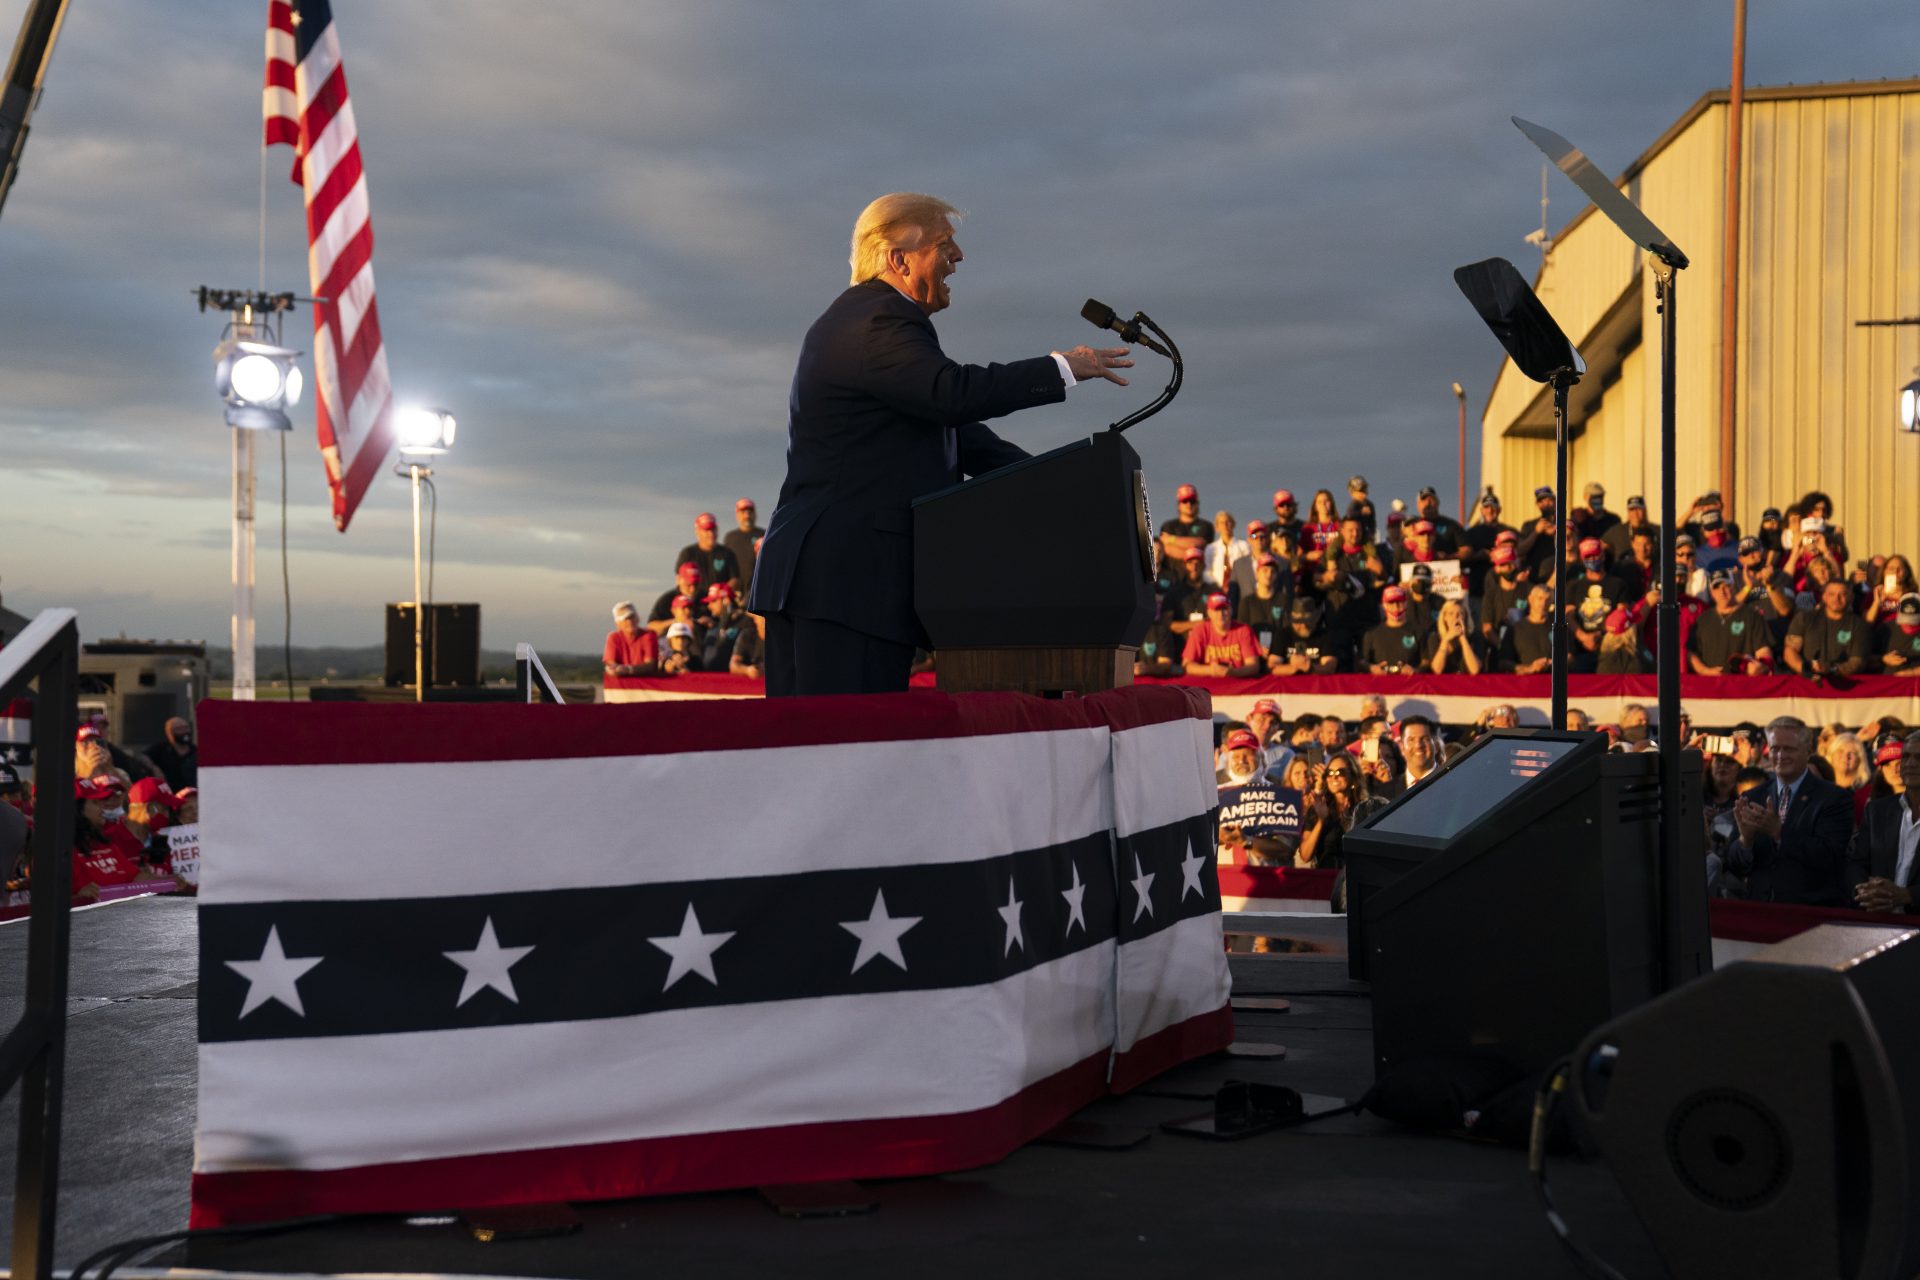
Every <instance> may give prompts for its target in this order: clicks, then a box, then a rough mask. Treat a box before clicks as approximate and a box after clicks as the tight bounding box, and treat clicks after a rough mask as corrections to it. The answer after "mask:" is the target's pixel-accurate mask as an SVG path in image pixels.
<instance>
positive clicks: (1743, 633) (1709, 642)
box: [1687, 604, 1773, 674]
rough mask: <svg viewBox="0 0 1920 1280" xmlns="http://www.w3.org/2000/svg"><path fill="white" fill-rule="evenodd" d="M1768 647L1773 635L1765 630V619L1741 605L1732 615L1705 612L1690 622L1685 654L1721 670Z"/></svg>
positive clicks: (1710, 611)
mask: <svg viewBox="0 0 1920 1280" xmlns="http://www.w3.org/2000/svg"><path fill="white" fill-rule="evenodd" d="M1772 644H1773V632H1771V631H1770V630H1768V629H1767V621H1766V619H1765V618H1763V617H1761V616H1760V614H1759V612H1758V611H1757V610H1755V609H1754V607H1753V606H1752V605H1745V604H1743V605H1740V606H1738V607H1737V608H1735V609H1734V611H1733V612H1732V613H1721V612H1720V611H1719V610H1718V609H1707V610H1705V611H1703V612H1702V613H1701V614H1700V616H1699V617H1698V618H1695V619H1694V620H1693V628H1692V629H1691V630H1690V631H1688V632H1687V650H1688V652H1690V653H1692V654H1693V655H1694V656H1695V657H1697V658H1699V659H1700V661H1702V662H1704V663H1706V664H1707V665H1708V666H1710V667H1717V668H1719V669H1720V670H1722V671H1724V670H1726V669H1727V666H1728V664H1729V663H1730V662H1732V660H1733V659H1734V658H1735V657H1751V656H1752V655H1753V652H1754V650H1756V649H1766V648H1770V647H1771V646H1772ZM1736 674H1737V673H1736Z"/></svg>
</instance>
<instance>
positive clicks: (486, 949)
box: [440, 916, 533, 1009]
mask: <svg viewBox="0 0 1920 1280" xmlns="http://www.w3.org/2000/svg"><path fill="white" fill-rule="evenodd" d="M532 953H533V948H532V947H503V946H501V945H500V939H498V938H496V937H495V936H494V934H493V917H492V916H488V917H487V922H486V923H485V924H483V925H481V926H480V941H478V942H476V943H474V945H473V950H471V951H442V952H441V953H440V954H441V955H443V956H445V957H446V958H447V959H449V960H451V961H453V962H454V963H455V964H457V965H459V966H460V967H461V968H462V969H465V970H466V971H467V980H466V981H465V982H463V983H461V984H460V998H459V999H458V1000H455V1001H454V1002H453V1007H454V1008H456V1009H458V1008H459V1007H460V1006H461V1005H463V1004H465V1003H466V1002H467V1001H469V1000H471V999H473V998H474V997H475V996H477V995H479V994H480V993H481V992H482V991H485V990H486V989H487V988H488V987H492V988H493V989H494V990H495V991H498V992H499V993H500V994H501V995H503V996H505V997H506V998H507V999H509V1000H511V1001H513V1002H514V1003H515V1004H519V1003H520V997H519V995H518V994H517V993H515V991H514V989H513V976H512V975H511V974H509V973H508V972H507V970H509V969H511V968H513V966H514V965H516V964H519V963H520V962H521V961H522V960H525V959H526V958H527V957H528V956H529V955H531V954H532Z"/></svg>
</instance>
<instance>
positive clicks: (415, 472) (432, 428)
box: [394, 408, 455, 702]
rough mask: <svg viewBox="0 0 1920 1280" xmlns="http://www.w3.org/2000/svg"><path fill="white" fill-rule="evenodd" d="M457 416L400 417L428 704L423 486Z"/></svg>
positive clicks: (417, 684)
mask: <svg viewBox="0 0 1920 1280" xmlns="http://www.w3.org/2000/svg"><path fill="white" fill-rule="evenodd" d="M454 425H455V424H454V420H453V415H452V414H451V413H449V412H448V411H447V410H445V409H432V408H421V409H407V410H404V411H403V412H402V413H401V414H400V419H399V423H398V426H399V436H400V465H399V466H398V467H396V468H394V471H395V474H398V475H403V476H405V477H407V480H408V482H409V483H410V484H412V486H413V700H414V701H415V702H425V701H426V700H427V645H426V603H425V600H424V599H423V597H422V592H421V589H420V484H421V482H422V481H426V482H427V483H432V476H433V468H432V467H430V466H428V465H427V462H428V460H429V459H430V458H434V457H436V456H438V455H440V454H443V453H445V452H446V451H447V450H448V449H451V448H452V447H453V432H454Z"/></svg>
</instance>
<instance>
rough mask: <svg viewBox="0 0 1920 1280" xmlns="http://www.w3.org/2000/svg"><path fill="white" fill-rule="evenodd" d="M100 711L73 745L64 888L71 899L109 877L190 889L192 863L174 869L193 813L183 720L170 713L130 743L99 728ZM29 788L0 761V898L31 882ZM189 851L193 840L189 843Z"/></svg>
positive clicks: (84, 897) (195, 791) (194, 783)
mask: <svg viewBox="0 0 1920 1280" xmlns="http://www.w3.org/2000/svg"><path fill="white" fill-rule="evenodd" d="M109 728H110V725H109V723H108V721H107V717H106V716H105V715H102V714H94V715H92V716H89V717H88V718H87V720H86V722H85V723H83V724H82V725H81V726H80V728H79V731H78V732H77V733H76V735H75V738H74V744H73V778H74V782H73V850H72V859H71V862H70V867H71V876H72V879H71V885H70V887H71V892H72V895H73V903H74V905H76V906H79V905H83V904H85V903H90V902H97V901H99V900H100V898H101V895H102V891H103V890H105V889H109V888H112V887H115V886H119V885H133V884H156V885H157V884H160V883H164V884H165V886H166V888H168V889H169V890H179V891H183V892H187V893H193V892H196V887H197V865H196V866H193V867H187V866H180V867H176V865H175V860H176V855H177V854H179V852H180V850H179V846H178V842H177V841H176V840H174V839H173V838H172V837H173V835H174V834H175V833H178V832H181V831H183V830H188V829H192V830H197V828H198V824H199V821H200V792H199V787H198V783H199V753H198V750H197V748H196V747H195V745H194V740H193V730H192V727H191V725H190V724H189V723H188V722H187V721H186V720H185V719H183V718H181V717H178V716H175V717H173V718H171V719H169V720H168V721H167V722H166V727H165V732H164V735H163V736H162V738H161V739H160V740H159V741H158V742H155V743H154V744H153V745H151V746H149V747H148V748H147V749H146V750H144V751H138V750H130V749H128V748H126V747H124V746H122V745H120V744H119V743H116V742H114V741H113V740H112V738H111V737H110V736H109V734H108V730H109ZM34 805H35V792H34V786H33V784H31V783H29V782H27V781H26V780H25V779H24V778H23V777H22V776H21V774H20V771H19V770H17V769H15V768H14V767H13V766H12V765H10V764H5V763H0V890H3V891H0V904H5V903H6V902H8V901H12V900H20V897H21V895H25V894H28V893H31V891H32V888H33V845H32V832H33V811H34ZM193 848H194V850H195V856H196V857H197V843H196V844H194V845H193Z"/></svg>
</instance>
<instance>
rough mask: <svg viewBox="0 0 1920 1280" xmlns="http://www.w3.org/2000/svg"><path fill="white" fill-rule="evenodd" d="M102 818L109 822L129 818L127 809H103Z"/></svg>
mask: <svg viewBox="0 0 1920 1280" xmlns="http://www.w3.org/2000/svg"><path fill="white" fill-rule="evenodd" d="M100 816H101V818H103V819H104V820H106V821H108V822H118V821H120V819H122V818H124V817H126V816H127V811H126V810H125V809H102V810H101V811H100Z"/></svg>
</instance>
